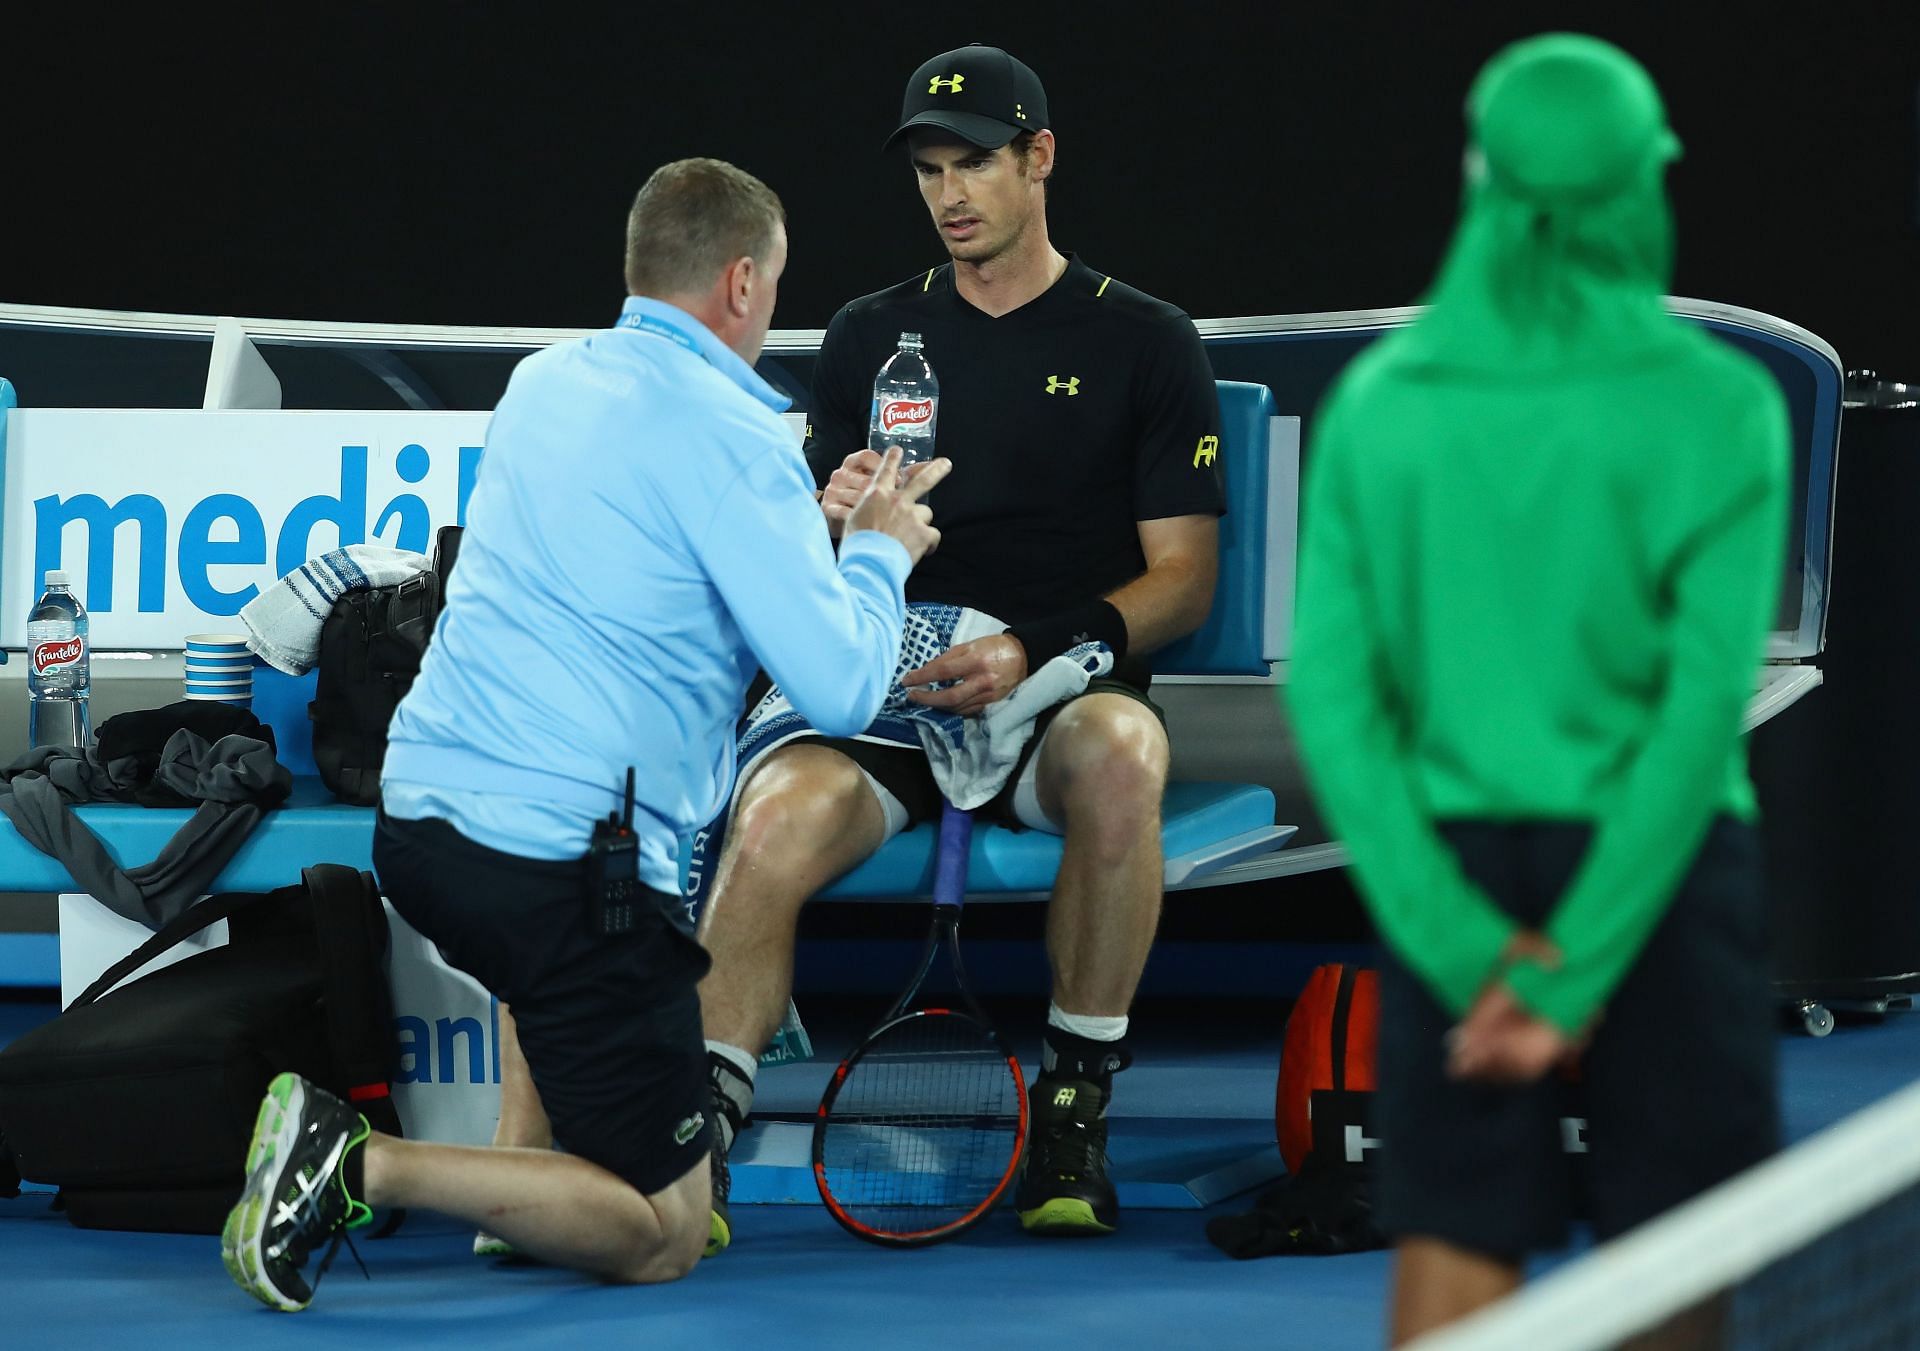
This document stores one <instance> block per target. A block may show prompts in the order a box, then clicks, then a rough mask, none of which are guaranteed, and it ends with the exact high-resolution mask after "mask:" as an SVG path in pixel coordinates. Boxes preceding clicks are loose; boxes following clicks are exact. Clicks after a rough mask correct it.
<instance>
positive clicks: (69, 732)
mask: <svg viewBox="0 0 1920 1351" xmlns="http://www.w3.org/2000/svg"><path fill="white" fill-rule="evenodd" d="M91 655H92V653H91V651H90V650H89V645H88V642H87V611H86V608H85V607H84V606H82V605H81V604H80V600H79V598H78V597H77V596H75V595H74V594H73V586H72V584H71V583H70V582H69V581H68V579H67V574H66V573H64V572H61V571H59V570H58V569H54V570H51V571H49V572H48V573H47V592H46V594H45V595H43V596H42V597H40V599H39V601H38V602H37V603H36V604H35V605H34V607H33V612H32V613H31V614H29V615H28V616H27V741H28V744H30V745H34V746H84V745H86V744H87V740H88V735H89V733H90V732H91V731H92V727H91V724H90V721H89V719H88V717H87V691H88V686H89V684H90V683H91V682H90V679H89V674H88V658H89V657H90V656H91Z"/></svg>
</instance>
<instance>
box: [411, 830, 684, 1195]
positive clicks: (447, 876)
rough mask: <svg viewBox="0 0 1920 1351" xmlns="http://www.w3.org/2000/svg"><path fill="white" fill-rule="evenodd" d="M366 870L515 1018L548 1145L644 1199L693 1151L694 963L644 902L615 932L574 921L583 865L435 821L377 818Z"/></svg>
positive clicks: (665, 918) (678, 933)
mask: <svg viewBox="0 0 1920 1351" xmlns="http://www.w3.org/2000/svg"><path fill="white" fill-rule="evenodd" d="M373 867H374V872H375V873H376V875H377V876H378V877H379V879H380V885H381V888H382V890H384V891H385V893H386V896H387V899H388V900H389V901H391V902H392V903H393V908H394V909H395V910H397V911H398V912H399V913H400V915H401V917H402V918H404V919H405V920H406V921H407V923H409V924H411V925H412V926H413V927H414V928H416V929H418V930H419V931H420V932H421V933H422V934H423V935H425V936H426V938H428V939H429V940H430V941H431V942H433V943H435V944H436V945H438V947H439V948H440V952H441V955H442V956H444V957H445V958H446V959H447V961H448V963H450V964H451V965H453V966H456V967H458V968H460V969H461V970H462V971H465V972H467V973H468V974H469V975H471V976H472V977H474V979H476V980H478V981H479V982H480V983H481V984H482V985H484V986H486V987H487V989H488V990H490V991H491V992H492V993H493V994H495V995H497V996H498V997H499V998H500V999H501V1001H502V1002H504V1003H506V1004H507V1005H508V1006H510V1007H511V1009H512V1010H513V1018H514V1022H515V1023H516V1024H517V1025H518V1028H519V1033H520V1049H521V1050H522V1051H523V1052H525V1054H526V1057H527V1065H528V1068H530V1069H531V1070H532V1071H533V1082H534V1086H535V1087H536V1088H537V1089H539V1091H540V1102H541V1105H542V1106H544V1107H545V1108H546V1110H547V1118H548V1119H549V1120H550V1121H551V1122H552V1123H553V1136H554V1140H555V1142H556V1143H558V1144H559V1145H560V1146H561V1147H562V1148H564V1149H565V1150H566V1151H567V1152H568V1153H570V1154H575V1155H578V1156H579V1157H581V1158H583V1159H587V1160H589V1161H590V1162H593V1163H597V1164H599V1165H600V1166H601V1167H602V1168H605V1169H606V1170H607V1171H608V1172H610V1173H614V1174H616V1175H617V1176H619V1177H622V1178H624V1179H626V1181H627V1182H629V1183H631V1184H632V1185H633V1186H634V1187H635V1188H637V1189H638V1190H639V1191H640V1192H641V1193H642V1194H646V1195H651V1194H652V1193H654V1192H658V1191H661V1190H663V1189H665V1188H666V1187H667V1186H669V1185H670V1184H672V1183H674V1182H676V1181H678V1180H679V1179H680V1178H682V1177H684V1176H685V1175H686V1173H687V1171H688V1170H689V1169H691V1168H692V1167H693V1166H694V1165H695V1164H697V1163H699V1162H700V1160H702V1159H704V1158H706V1157H707V1152H708V1149H709V1147H710V1143H709V1134H708V1133H709V1131H711V1129H712V1124H711V1122H710V1121H709V1120H708V1116H709V1112H708V1106H707V1104H708V1089H707V1051H706V1042H705V1040H704V1038H703V1037H702V1035H701V1030H700V1000H699V997H698V995H697V994H696V993H695V986H696V985H697V984H698V982H699V980H700V978H701V977H702V976H704V975H705V974H706V972H707V965H708V962H707V954H706V951H705V949H703V948H702V947H701V946H700V945H699V944H698V943H696V942H694V940H693V939H692V938H690V937H688V936H687V935H686V934H685V933H684V932H683V931H682V930H681V929H680V928H679V926H678V925H676V924H675V923H674V922H673V920H672V919H671V918H670V917H669V915H668V913H667V907H668V906H669V905H670V904H672V902H673V901H674V900H675V899H676V898H673V897H657V899H658V901H659V904H657V905H655V906H652V907H644V906H643V907H642V909H643V918H642V922H641V924H640V925H639V926H638V928H637V930H636V932H635V933H634V934H632V935H626V936H622V937H620V938H605V937H601V936H597V935H594V934H593V933H591V932H590V931H589V929H588V926H587V918H586V900H585V891H584V885H585V883H584V878H583V873H584V871H585V864H584V863H583V862H580V861H577V860H575V861H565V862H549V861H545V860H540V859H528V858H521V857H519V856H518V855H515V854H504V853H501V852H500V851H499V850H497V849H489V848H487V847H486V846H485V845H483V844H478V843H476V842H474V841H473V840H470V839H468V838H467V837H466V836H464V835H462V834H461V833H460V832H459V831H457V830H455V829H454V828H453V827H452V826H451V825H448V824H447V823H446V822H445V821H439V820H432V819H428V820H422V821H400V820H395V819H393V818H391V817H389V816H388V815H387V814H386V813H385V812H381V813H380V817H379V821H378V823H377V825H376V827H375V830H374V837H373Z"/></svg>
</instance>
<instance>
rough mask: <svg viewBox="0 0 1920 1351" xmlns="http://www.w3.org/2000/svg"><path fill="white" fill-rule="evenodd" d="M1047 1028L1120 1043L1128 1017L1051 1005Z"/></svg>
mask: <svg viewBox="0 0 1920 1351" xmlns="http://www.w3.org/2000/svg"><path fill="white" fill-rule="evenodd" d="M1047 1026H1048V1027H1057V1028H1059V1029H1060V1030H1061V1031H1062V1032H1071V1033H1073V1035H1074V1036H1076V1037H1085V1038H1086V1039H1087V1040H1088V1041H1119V1040H1120V1038H1122V1037H1124V1036H1126V1035H1127V1015H1126V1014H1124V1013H1123V1014H1121V1015H1120V1016H1119V1017H1117V1018H1096V1017H1094V1016H1093V1015H1092V1014H1090V1013H1068V1012H1067V1011H1066V1010H1065V1009H1063V1008H1061V1007H1060V1006H1059V1005H1058V1004H1049V1005H1047ZM707 1045H708V1047H709V1048H711V1047H712V1045H713V1043H712V1042H708V1043H707Z"/></svg>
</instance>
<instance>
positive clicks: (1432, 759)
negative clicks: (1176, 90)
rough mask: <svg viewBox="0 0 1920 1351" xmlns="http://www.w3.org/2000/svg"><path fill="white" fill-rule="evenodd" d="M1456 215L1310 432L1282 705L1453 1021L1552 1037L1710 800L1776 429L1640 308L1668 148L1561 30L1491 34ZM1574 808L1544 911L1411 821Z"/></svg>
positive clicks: (1646, 293) (1765, 514) (1391, 923)
mask: <svg viewBox="0 0 1920 1351" xmlns="http://www.w3.org/2000/svg"><path fill="white" fill-rule="evenodd" d="M1468 115H1469V124H1470V131H1471V144H1470V147H1469V150H1468V155H1467V185H1466V193H1465V206H1464V210H1463V213H1462V218H1461V221H1460V224H1459V227H1458V230H1457V232H1456V234H1455V237H1454V240H1453V243H1452V245H1451V247H1450V249H1449V252H1448V255H1447V258H1446V261H1445V263H1444V264H1443V266H1442V268H1441V271H1440V275H1439V278H1438V280H1437V282H1436V283H1435V285H1434V288H1433V290H1432V293H1431V294H1430V295H1429V297H1428V301H1429V304H1430V307H1431V308H1430V309H1429V310H1428V311H1427V312H1426V313H1425V314H1423V315H1422V316H1421V318H1420V319H1419V320H1418V321H1416V322H1415V323H1414V324H1413V325H1412V326H1411V327H1410V328H1407V329H1405V330H1402V331H1400V332H1398V333H1396V334H1393V335H1390V336H1389V337H1387V338H1385V339H1383V340H1382V341H1380V342H1379V343H1377V344H1375V345H1374V346H1373V347H1372V348H1370V349H1369V350H1368V351H1367V352H1365V353H1364V354H1363V355H1362V356H1361V357H1360V358H1359V359H1357V360H1356V361H1355V362H1354V363H1353V365H1352V367H1351V368H1349V370H1348V371H1347V372H1346V373H1344V374H1343V376H1342V377H1341V379H1340V381H1339V383H1338V384H1337V386H1336V387H1335V389H1334V390H1333V392H1332V393H1331V394H1330V395H1329V396H1328V399H1327V402H1326V403H1325V405H1324V406H1323V407H1322V409H1321V411H1320V414H1319V417H1318V418H1317V420H1316V424H1315V427H1314V433H1313V438H1312V442H1311V446H1310V450H1309V455H1308V460H1307V482H1306V489H1305V498H1304V505H1303V509H1302V528H1303V542H1302V546H1301V560H1300V569H1299V592H1298V597H1297V608H1296V616H1295V632H1294V638H1293V648H1292V659H1291V662H1290V665H1289V670H1288V684H1287V686H1286V689H1285V700H1286V703H1287V704H1288V705H1289V706H1290V708H1291V713H1292V720H1293V724H1294V729H1295V734H1296V736H1297V738H1298V742H1299V746H1300V751H1301V754H1302V757H1303V759H1304V761H1305V764H1306V767H1307V770H1308V773H1309V777H1310V780H1311V782H1312V784H1313V787H1314V790H1315V794H1316V796H1317V798H1318V800H1319V802H1320V804H1321V806H1322V808H1323V810H1324V812H1325V815H1326V817H1327V820H1328V822H1329V824H1330V825H1331V827H1332V828H1333V831H1334V833H1335V835H1336V837H1337V838H1339V839H1341V840H1343V841H1344V842H1345V843H1346V845H1347V846H1348V849H1349V851H1350V853H1351V855H1352V858H1353V866H1354V869H1355V872H1356V874H1357V880H1358V883H1359V887H1360V890H1361V892H1362V894H1363V896H1364V898H1365V900H1366V903H1367V905H1368V908H1369V910H1370V911H1371V913H1372V916H1373V918H1374V921H1375V923H1376V925H1377V927H1378V929H1379V931H1380V934H1381V937H1382V938H1383V939H1384V941H1385V942H1387V943H1388V944H1389V945H1390V946H1391V947H1392V948H1393V950H1394V951H1395V952H1396V954H1398V956H1399V957H1400V958H1401V959H1402V960H1403V961H1405V962H1406V963H1407V965H1408V966H1409V967H1410V968H1411V969H1412V970H1413V971H1414V972H1415V973H1416V974H1417V975H1418V976H1419V977H1420V978H1421V979H1422V980H1423V981H1424V982H1425V983H1426V984H1427V985H1428V986H1429V987H1430V988H1431V989H1432V990H1433V992H1434V993H1435V994H1436V996H1437V997H1438V998H1439V999H1440V1001H1441V1002H1442V1003H1443V1004H1444V1005H1445V1006H1446V1007H1447V1008H1448V1009H1450V1010H1451V1011H1453V1012H1454V1013H1456V1014H1459V1013H1463V1012H1464V1011H1465V1010H1466V1008H1467V1007H1468V1006H1469V1005H1470V1004H1471V1003H1472V1001H1473V1000H1474V998H1475V997H1476V995H1477V994H1478V993H1479V992H1480V991H1481V990H1482V989H1483V988H1484V987H1485V986H1486V984H1487V983H1488V982H1489V981H1490V980H1493V979H1495V978H1497V977H1502V976H1504V979H1505V980H1506V982H1507V984H1508V986H1509V987H1510V988H1511V989H1512V991H1513V992H1514V993H1515V995H1516V996H1517V997H1518V998H1519V999H1520V1000H1521V1001H1522V1003H1524V1004H1525V1005H1526V1006H1527V1007H1528V1008H1530V1009H1532V1010H1533V1011H1534V1012H1536V1013H1538V1014H1539V1015H1541V1016H1543V1017H1545V1018H1547V1019H1549V1020H1551V1021H1552V1022H1554V1023H1555V1024H1556V1025H1558V1026H1559V1027H1561V1028H1562V1029H1563V1030H1566V1031H1568V1032H1570V1033H1573V1032H1578V1031H1579V1030H1581V1029H1582V1028H1584V1027H1585V1026H1586V1025H1587V1024H1588V1023H1589V1021H1590V1020H1591V1019H1592V1018H1593V1017H1594V1015H1595V1014H1597V1013H1598V1012H1599V1011H1600V1010H1601V1009H1602V1008H1603V1006H1604V1004H1605V1002H1606V1000H1607V998H1608V996H1609V995H1610V994H1611V993H1612V991H1613V989H1614V987H1615V986H1616V985H1617V984H1618V983H1619V981H1620V979H1621V977H1622V976H1623V975H1624V974H1625V973H1626V970H1627V968H1628V967H1629V966H1630V965H1631V964H1632V962H1633V960H1634V958H1635V956H1636V955H1637V954H1638V953H1639V951H1640V949H1641V946H1642V944H1643V943H1644V942H1645V940H1646V938H1647V936H1648V934H1649V933H1650V932H1651V931H1652V929H1653V926H1654V925H1655V923H1656V922H1657V921H1658V920H1659V918H1660V916H1661V914H1662V913H1663V911H1664V910H1665V907H1666V906H1667V904H1668V903H1669V902H1670V901H1671V899H1672V897H1673V895H1674V893H1675V891H1676V889H1677V887H1678V885H1679V883H1680V881H1681V880H1682V879H1683V877H1684V876H1685V873H1686V871H1687V869H1688V867H1689V865H1690V863H1691V861H1692V859H1693V857H1694V855H1695V853H1696V852H1697V851H1698V849H1699V847H1700V845H1701V843H1702V841H1703V840H1704V838H1705V835H1706V831H1707V827H1708V826H1709V824H1710V823H1711V821H1712V819H1713V817H1714V816H1715V815H1716V814H1717V813H1721V812H1730V813H1733V814H1734V815H1736V816H1739V817H1741V818H1746V819H1750V818H1751V817H1752V816H1753V815H1754V811H1755V808H1754V798H1753V790H1752V787H1751V785H1750V783H1749V782H1748V779H1747V775H1746V768H1745V760H1744V752H1743V748H1742V746H1741V743H1740V739H1739V737H1740V718H1741V713H1742V710H1743V708H1744V706H1745V703H1746V701H1747V699H1748V697H1749V695H1750V693H1751V691H1752V689H1753V682H1754V675H1755V671H1756V670H1757V668H1758V664H1759V662H1760V660H1761V659H1762V656H1763V653H1764V641H1765V635H1766V632H1767V630H1768V628H1769V622H1770V619H1771V617H1772V614H1773V611H1774V606H1775V604H1776V601H1777V598H1778V595H1779V589H1780V580H1781V562H1782V557H1781V556H1782V544H1783V540H1784V535H1785V513H1786V503H1787V473H1788V465H1789V455H1788V422H1787V415H1786V409H1785V404H1784V401H1783V399H1782V397H1781V394H1780V391H1779V388H1778V386H1777V385H1776V384H1775V382H1774V381H1773V380H1772V378H1771V377H1770V376H1768V375H1767V373H1766V372H1765V370H1764V369H1763V368H1762V367H1761V366H1760V365H1759V364H1758V363H1757V362H1754V361H1752V360H1750V359H1748V358H1747V357H1745V356H1743V355H1741V354H1739V353H1737V352H1735V351H1734V350H1732V349H1731V348H1730V347H1728V346H1726V345H1725V344H1723V343H1721V342H1719V341H1718V340H1716V339H1714V338H1712V337H1711V336H1709V335H1708V334H1706V333H1704V332H1702V331H1701V330H1698V329H1696V328H1693V327H1690V326H1688V325H1685V324H1683V323H1681V322H1680V321H1678V320H1676V319H1673V318H1672V317H1670V316H1669V315H1668V314H1667V313H1666V311H1665V308H1664V306H1663V303H1662V295H1663V293H1664V291H1665V289H1666V286H1667V282H1668V279H1669V275H1670V269H1671V258H1672V225H1671V218H1670V215H1669V212H1668V208H1667V202H1666V196H1665V190H1664V186H1663V178H1664V173H1665V168H1666V164H1667V162H1668V161H1669V160H1671V159H1672V158H1673V157H1674V156H1675V155H1676V154H1677V152H1678V148H1679V147H1678V143H1677V142H1676V141H1675V140H1674V139H1673V136H1672V133H1671V132H1669V131H1668V129H1667V125H1666V115H1665V111H1664V109H1663V107H1662V105H1661V101H1660V97H1659V94H1658V91H1657V90H1656V89H1655V88H1654V85H1653V82H1652V80H1651V79H1650V78H1649V77H1648V76H1647V74H1646V72H1645V71H1644V70H1642V69H1641V68H1640V66H1639V65H1637V64H1636V63H1635V62H1634V61H1633V60H1632V59H1631V58H1630V57H1628V56H1627V55H1626V54H1625V53H1623V52H1620V51H1619V50H1618V49H1616V48H1613V47H1611V46H1609V45H1607V44H1605V43H1602V42H1599V41H1597V40H1595V39H1592V38H1586V37H1579V36H1575V35H1569V34H1556V35H1550V36H1547V37H1542V38H1535V39H1531V40H1529V41H1526V42H1522V43H1519V44H1516V45H1515V46H1513V47H1511V48H1508V49H1507V50H1506V51H1504V52H1502V53H1501V54H1500V55H1498V56H1497V57H1495V58H1494V60H1493V61H1491V62H1490V63H1489V64H1488V66H1487V67H1486V69H1485V70H1484V71H1482V72H1481V75H1480V77H1479V79H1478V80H1476V82H1475V84H1474V87H1473V91H1472V94H1471V96H1470V98H1469V100H1468ZM1449 819H1475V820H1495V821H1567V822H1586V823H1591V825H1592V826H1593V828H1594V833H1593V838H1592V843H1591V845H1590V847H1589V849H1588V852H1587V854H1586V856H1585V858H1584V860H1583V862H1582V864H1581V866H1580V867H1579V869H1578V871H1577V872H1576V874H1575V876H1574V878H1573V879H1572V881H1571V882H1570V884H1569V885H1568V888H1567V890H1566V893H1565V894H1564V895H1563V896H1562V897H1561V899H1560V901H1559V903H1558V906H1557V908H1556V909H1555V911H1554V913H1553V916H1552V918H1551V920H1550V922H1549V924H1548V925H1547V929H1546V933H1547V935H1548V937H1550V938H1551V939H1552V940H1553V941H1554V942H1555V943H1556V944H1557V945H1558V947H1559V949H1560V951H1561V954H1562V958H1563V960H1562V962H1561V964H1560V966H1559V967H1558V968H1557V969H1554V970H1547V969H1544V968H1542V967H1541V966H1538V965H1535V964H1532V963H1528V962H1516V963H1514V964H1513V965H1511V966H1508V967H1505V968H1504V969H1503V967H1502V960H1503V950H1504V949H1505V947H1506V945H1507V942H1508V940H1509V939H1510V938H1511V937H1512V936H1513V933H1514V929H1515V925H1514V922H1513V921H1512V920H1510V919H1509V918H1507V917H1506V916H1505V915H1504V914H1503V913H1502V912H1501V911H1500V910H1499V909H1498V908H1496V907H1495V906H1494V904H1493V903H1492V902H1491V901H1490V900H1489V898H1488V897H1487V896H1486V895H1485V893H1484V892H1482V891H1481V890H1480V889H1479V888H1478V887H1477V886H1475V885H1474V884H1473V883H1471V882H1469V881H1468V880H1467V878H1466V877H1465V875H1464V874H1463V873H1462V872H1461V869H1460V866H1459V863H1458V861H1457V860H1456V858H1455V857H1454V855H1453V853H1452V851H1451V850H1450V849H1449V848H1448V847H1447V845H1446V844H1445V842H1444V841H1443V840H1442V838H1441V836H1440V835H1439V833H1438V830H1437V828H1436V823H1437V822H1441V821H1446V820H1449Z"/></svg>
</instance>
